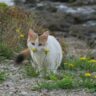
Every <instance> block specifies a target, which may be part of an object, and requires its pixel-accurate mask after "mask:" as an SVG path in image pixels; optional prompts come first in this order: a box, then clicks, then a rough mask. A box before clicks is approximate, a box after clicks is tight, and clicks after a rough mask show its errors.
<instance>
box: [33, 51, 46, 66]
mask: <svg viewBox="0 0 96 96" xmlns="http://www.w3.org/2000/svg"><path fill="white" fill-rule="evenodd" d="M31 56H32V59H33V60H34V61H36V62H37V63H41V64H42V62H45V61H46V60H47V59H48V56H46V54H45V53H44V52H35V53H32V55H31Z"/></svg>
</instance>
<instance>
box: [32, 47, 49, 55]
mask: <svg viewBox="0 0 96 96" xmlns="http://www.w3.org/2000/svg"><path fill="white" fill-rule="evenodd" d="M31 50H32V52H34V53H35V52H37V51H42V52H44V53H45V54H46V55H47V54H48V53H49V49H48V48H44V49H42V50H37V48H32V49H31Z"/></svg>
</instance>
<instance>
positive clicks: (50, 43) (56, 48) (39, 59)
mask: <svg viewBox="0 0 96 96" xmlns="http://www.w3.org/2000/svg"><path fill="white" fill-rule="evenodd" d="M35 43H36V45H35V46H32V44H31V42H30V41H29V40H28V41H27V45H28V48H29V49H30V52H31V57H32V60H33V61H32V66H33V67H34V68H35V70H36V71H37V72H38V71H39V72H41V73H42V71H43V70H45V71H46V72H47V73H48V74H49V73H50V72H53V73H56V72H57V68H58V67H59V66H60V64H61V61H62V49H61V46H60V44H59V42H58V41H57V40H56V38H55V37H53V36H51V35H49V36H48V40H47V43H46V45H45V46H42V47H40V46H38V39H37V40H36V42H35ZM33 47H34V48H36V49H37V52H32V48H33ZM44 48H45V49H46V48H47V49H48V50H49V52H48V54H45V53H44V50H43V49H44Z"/></svg>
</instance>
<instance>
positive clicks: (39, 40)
mask: <svg viewBox="0 0 96 96" xmlns="http://www.w3.org/2000/svg"><path fill="white" fill-rule="evenodd" d="M48 36H49V32H48V31H46V32H44V33H43V34H41V35H40V36H39V35H38V34H37V33H35V32H34V31H33V30H32V29H29V32H28V39H27V45H28V47H29V48H34V49H36V50H38V51H40V50H42V49H44V48H45V46H46V45H47V40H48Z"/></svg>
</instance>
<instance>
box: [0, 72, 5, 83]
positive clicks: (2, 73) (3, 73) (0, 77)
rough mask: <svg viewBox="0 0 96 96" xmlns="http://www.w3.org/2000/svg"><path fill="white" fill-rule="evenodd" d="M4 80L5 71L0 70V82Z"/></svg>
mask: <svg viewBox="0 0 96 96" xmlns="http://www.w3.org/2000/svg"><path fill="white" fill-rule="evenodd" d="M5 80H6V73H5V72H2V71H1V72H0V83H3V82H4V81H5Z"/></svg>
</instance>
